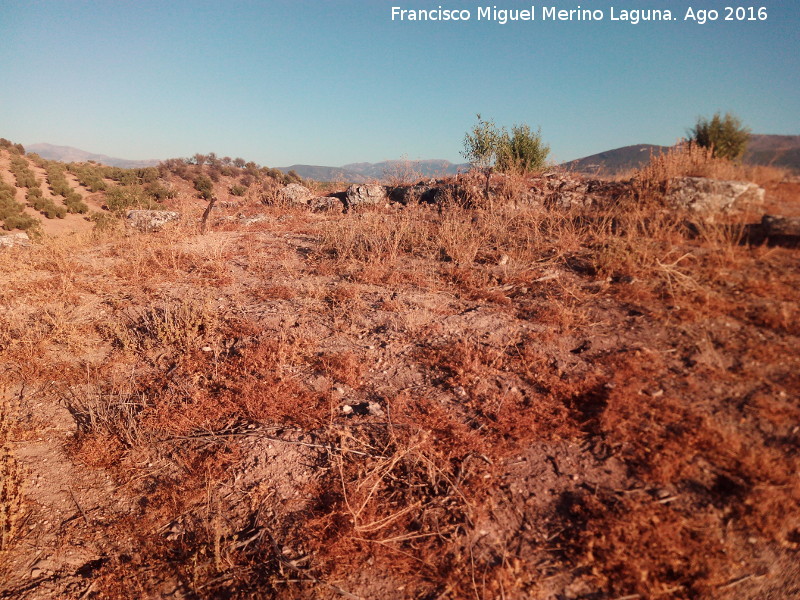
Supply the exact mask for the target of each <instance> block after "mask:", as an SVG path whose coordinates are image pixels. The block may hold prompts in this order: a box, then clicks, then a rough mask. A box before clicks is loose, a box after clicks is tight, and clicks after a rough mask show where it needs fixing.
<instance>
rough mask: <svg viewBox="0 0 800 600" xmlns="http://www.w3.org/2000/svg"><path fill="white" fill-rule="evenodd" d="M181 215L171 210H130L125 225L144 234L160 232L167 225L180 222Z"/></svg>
mask: <svg viewBox="0 0 800 600" xmlns="http://www.w3.org/2000/svg"><path fill="white" fill-rule="evenodd" d="M180 218H181V213H179V212H174V211H171V210H129V211H128V212H127V214H126V215H125V223H126V224H127V225H128V226H129V227H132V228H133V229H137V230H139V231H143V232H152V231H160V230H161V229H163V227H164V226H165V225H166V224H167V223H172V222H175V221H179V220H180Z"/></svg>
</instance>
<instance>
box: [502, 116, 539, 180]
mask: <svg viewBox="0 0 800 600" xmlns="http://www.w3.org/2000/svg"><path fill="white" fill-rule="evenodd" d="M548 154H550V146H548V145H547V144H545V143H544V142H543V141H542V135H541V130H540V131H537V132H535V133H534V132H533V131H531V128H530V126H528V125H525V124H523V125H514V127H512V128H511V135H508V134H507V133H505V132H503V135H502V139H501V140H500V147H499V149H498V154H497V170H498V171H501V172H503V173H509V172H514V173H520V174H522V173H529V172H532V171H539V170H541V169H543V168H544V167H545V166H546V163H547V156H548Z"/></svg>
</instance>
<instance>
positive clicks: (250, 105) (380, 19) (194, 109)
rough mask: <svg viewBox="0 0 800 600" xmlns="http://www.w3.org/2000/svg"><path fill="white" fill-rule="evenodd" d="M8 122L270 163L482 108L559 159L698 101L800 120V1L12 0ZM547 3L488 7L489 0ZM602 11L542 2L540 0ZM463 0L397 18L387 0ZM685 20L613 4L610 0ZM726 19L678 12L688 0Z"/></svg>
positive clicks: (1, 91)
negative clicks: (529, 130) (592, 17)
mask: <svg viewBox="0 0 800 600" xmlns="http://www.w3.org/2000/svg"><path fill="white" fill-rule="evenodd" d="M2 4H3V6H2V9H1V10H0V65H1V66H0V74H2V80H3V84H2V87H0V136H1V137H6V138H8V139H11V140H13V141H14V142H22V143H28V144H31V143H36V142H49V143H53V144H60V145H69V146H75V147H78V148H81V149H84V150H88V151H91V152H97V153H102V154H107V155H111V156H117V157H122V158H130V159H145V158H169V157H176V156H190V155H192V154H194V153H196V152H202V153H207V152H216V153H217V154H218V155H219V156H225V155H229V156H233V157H236V156H241V157H243V158H245V159H247V160H254V161H256V162H258V163H260V164H264V165H269V166H288V165H291V164H295V163H306V164H324V165H333V166H338V165H342V164H345V163H350V162H360V161H369V162H377V161H381V160H387V159H394V158H400V157H401V156H407V157H408V158H410V159H417V158H445V159H448V160H451V161H453V162H462V159H461V157H460V155H459V152H460V151H461V149H462V141H463V137H464V133H465V132H466V131H467V130H468V129H469V128H470V127H471V126H472V125H473V124H474V123H475V114H476V113H481V115H482V116H483V117H485V118H491V119H493V120H494V121H495V122H496V123H497V124H498V125H504V126H506V127H509V128H510V127H511V126H512V125H513V124H517V123H527V124H529V125H531V126H532V127H533V128H538V127H541V132H542V136H543V138H544V139H545V141H546V142H548V143H549V144H550V146H551V151H552V155H553V157H554V158H555V159H557V160H569V159H573V158H578V157H581V156H586V155H589V154H593V153H596V152H600V151H603V150H607V149H610V148H615V147H619V146H624V145H629V144H636V143H654V144H671V143H674V142H675V141H676V140H677V139H678V138H680V137H681V136H682V135H684V134H685V133H686V131H687V129H688V128H689V127H691V126H692V125H693V124H694V123H695V122H696V120H697V118H698V117H699V116H711V115H712V114H713V113H714V112H716V111H722V112H725V111H731V112H734V113H735V114H737V115H738V116H739V117H740V118H741V119H742V120H743V121H744V122H745V124H747V125H748V126H750V128H751V129H752V130H753V131H754V132H755V133H777V134H792V135H796V134H800V3H798V2H797V1H796V0H781V1H776V0H759V2H758V3H756V5H757V6H765V7H766V9H767V20H766V21H745V22H735V21H734V22H726V21H723V19H724V16H725V12H724V10H723V7H724V6H725V5H726V4H732V3H731V2H727V3H726V2H718V1H716V0H705V1H703V2H690V1H688V0H686V1H685V0H639V1H638V2H631V1H627V0H619V1H617V2H609V1H600V0H597V1H593V0H584V1H583V2H573V3H561V4H553V3H550V2H545V3H536V2H534V3H531V2H519V1H508V2H502V0H495V2H494V3H481V2H479V1H474V2H472V1H463V0H458V1H450V2H448V1H447V0H433V1H431V2H419V1H407V2H406V1H404V0H389V1H384V0H363V1H355V0H352V1H351V0H342V1H336V0H320V1H307V0H294V1H283V0H278V1H268V0H262V1H255V0H251V1H237V0H231V1H220V0H218V1H214V2H199V1H192V2H190V1H182V0H171V1H166V0H162V1H158V2H156V1H147V0H144V1H141V0H140V1H133V0H115V1H100V0H96V1H93V2H90V1H81V0H58V1H54V0H39V1H35V0H27V1H17V0H3V3H2ZM487 5H488V6H492V5H495V6H497V7H498V8H507V9H524V8H528V9H529V8H530V7H531V5H533V6H534V7H535V16H536V21H533V22H516V23H508V24H506V25H500V24H498V23H496V22H491V21H478V20H477V9H478V7H480V6H487ZM554 5H555V6H558V7H559V8H564V9H570V8H577V7H578V6H579V5H580V6H581V7H582V8H584V9H586V8H590V9H599V10H602V11H603V12H604V16H605V19H604V20H602V21H593V22H588V21H565V22H552V21H548V22H543V21H542V20H541V9H542V7H543V6H554ZM392 6H399V7H401V8H404V9H437V8H438V7H439V6H441V7H442V8H444V9H466V10H469V11H470V12H471V16H472V19H471V20H470V21H467V22H431V21H428V22H408V21H405V22H399V21H394V22H393V21H392V20H391V7H392ZM612 6H613V7H615V9H616V10H617V14H619V12H620V11H621V10H622V9H635V8H638V9H642V10H647V9H662V10H663V9H669V10H671V11H672V13H673V16H676V17H677V18H678V20H676V21H670V22H649V23H645V22H642V23H640V24H638V25H632V24H630V23H626V22H620V21H616V22H612V21H610V18H609V17H610V7H612ZM687 6H694V7H695V8H706V9H717V10H719V11H720V19H719V20H718V21H716V22H713V23H706V24H705V25H699V24H697V23H694V22H686V21H684V20H683V17H684V14H685V11H686V7H687Z"/></svg>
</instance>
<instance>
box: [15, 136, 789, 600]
mask: <svg viewBox="0 0 800 600" xmlns="http://www.w3.org/2000/svg"><path fill="white" fill-rule="evenodd" d="M728 168H729V166H724V165H719V164H716V163H714V162H713V161H711V160H710V159H709V157H708V156H706V155H702V154H701V153H698V151H697V150H696V149H683V150H680V151H675V153H673V154H672V155H669V156H666V157H663V158H661V159H658V160H657V161H654V163H653V164H652V165H651V166H650V167H649V168H648V169H646V170H644V171H643V172H642V173H641V174H640V176H639V178H638V180H637V181H636V182H634V183H633V184H632V188H631V191H630V193H629V194H627V195H623V196H620V197H615V198H613V199H611V200H609V201H608V202H606V203H603V204H600V205H596V206H594V207H590V208H584V207H580V208H571V209H560V208H555V207H552V206H547V205H545V206H542V205H538V204H534V203H531V202H529V201H527V200H525V199H524V196H525V194H526V193H527V190H528V187H529V184H530V183H529V182H526V181H524V180H523V179H521V178H519V179H510V178H509V179H507V180H503V181H502V182H501V183H498V187H497V191H498V193H497V195H496V196H495V198H494V202H493V204H492V206H491V207H485V206H480V205H479V202H474V203H466V205H465V203H464V202H455V201H453V202H450V203H448V204H447V205H446V207H445V208H443V210H441V211H439V210H437V208H436V207H426V206H409V207H406V208H403V209H398V208H385V207H383V208H372V209H359V210H357V211H353V212H352V213H351V214H347V215H340V214H321V215H315V214H312V213H309V212H303V211H301V210H299V209H296V208H291V209H289V208H286V207H282V206H275V205H273V206H269V207H267V208H264V209H263V210H264V211H266V213H267V214H269V215H270V216H271V218H270V219H267V220H264V221H262V222H260V223H258V224H255V225H253V226H249V227H248V230H247V231H246V232H241V231H236V230H230V231H225V229H229V228H230V226H229V225H223V226H214V225H212V227H211V230H210V231H209V232H208V233H207V234H206V235H200V233H199V230H198V229H197V227H196V223H195V222H194V221H185V222H184V223H183V224H181V225H180V226H178V227H176V228H173V229H171V230H168V231H167V230H165V231H163V232H160V233H154V234H148V235H142V234H134V233H130V232H126V231H118V230H114V229H110V230H106V231H98V232H95V233H93V234H92V235H87V236H83V237H75V238H64V239H58V240H46V241H45V242H43V243H41V244H38V245H36V246H34V247H33V248H31V249H29V250H24V251H17V250H15V251H13V252H10V253H4V254H2V255H0V269H2V271H1V272H2V277H3V284H4V287H3V288H0V289H2V292H0V296H2V300H3V302H4V305H3V308H2V310H0V325H2V327H0V360H2V362H3V363H4V364H7V365H9V366H10V367H11V369H12V370H9V371H8V372H7V373H6V374H5V375H4V377H6V378H8V377H11V378H12V379H21V380H25V381H28V382H32V383H44V382H56V383H55V384H53V385H52V389H54V390H57V391H58V393H57V394H55V395H56V396H57V397H58V398H59V399H60V401H61V402H62V403H63V404H64V405H65V406H66V407H67V408H68V410H69V411H70V413H71V415H72V416H73V418H74V420H75V422H76V423H77V424H78V431H77V432H76V434H75V435H74V437H73V439H72V440H71V441H70V442H69V443H68V444H67V447H68V450H69V457H70V459H71V460H73V461H74V462H76V463H77V464H80V465H82V468H84V469H87V470H89V471H90V472H91V473H95V474H99V473H103V474H108V475H109V476H110V477H112V478H113V480H114V481H115V482H116V483H117V493H119V494H121V495H123V496H124V497H125V499H126V501H127V502H129V504H130V506H131V508H130V510H129V511H128V513H127V514H121V513H120V514H117V515H116V516H114V517H113V518H111V517H109V519H108V521H107V522H104V526H103V527H104V529H103V530H102V533H101V534H99V535H100V538H101V539H95V538H90V537H86V536H88V534H87V533H86V532H85V531H81V530H79V529H77V528H76V529H66V530H65V532H64V543H66V544H73V545H75V546H78V545H84V546H85V547H89V548H93V549H97V548H102V552H103V554H102V556H103V557H104V562H102V566H100V567H97V568H96V569H95V570H94V571H93V574H92V575H91V578H92V585H94V586H95V587H94V589H93V591H94V592H97V593H99V594H101V595H102V596H103V597H109V598H121V597H126V596H127V597H130V594H131V593H134V594H135V595H138V596H142V597H146V596H151V597H158V596H159V595H161V596H165V595H169V593H171V591H165V588H164V586H167V585H169V586H172V588H173V589H178V590H179V591H180V593H181V594H183V595H185V596H188V597H197V598H219V597H229V598H250V597H263V598H279V597H281V598H282V597H296V598H306V597H337V596H345V597H363V598H367V597H385V598H398V599H399V598H449V599H453V600H457V599H462V598H464V599H466V598H470V599H483V598H509V599H510V598H547V597H585V598H619V597H628V598H634V597H641V598H647V597H652V598H660V597H664V598H685V599H687V600H688V599H689V598H720V599H728V598H733V597H736V595H735V594H736V593H740V594H741V595H740V596H739V597H742V598H753V599H754V598H760V597H770V596H769V594H770V593H773V592H774V593H773V596H772V597H776V598H778V597H781V596H780V593H779V592H775V590H776V589H777V590H779V589H780V586H784V588H785V589H787V590H791V589H793V588H791V586H795V587H797V578H796V576H795V575H792V572H791V564H792V563H791V559H792V557H793V556H794V555H795V554H796V551H797V547H798V544H799V543H800V533H799V532H800V522H798V516H797V514H796V511H795V510H794V508H793V507H795V506H797V503H798V502H799V501H800V489H799V488H798V484H797V481H796V479H797V478H796V477H795V476H794V475H795V473H796V471H797V466H798V462H797V439H798V438H797V435H798V432H797V428H796V426H795V424H796V422H797V419H798V418H800V414H798V411H797V406H796V402H794V398H795V397H796V394H797V393H798V391H799V390H800V380H798V378H797V375H796V373H797V372H798V368H800V364H798V361H797V359H796V357H795V356H794V354H795V353H794V352H793V350H792V349H793V347H794V346H795V345H796V342H797V335H798V328H797V323H798V322H800V314H798V310H797V304H798V303H797V285H798V283H800V282H798V280H797V275H796V274H797V273H798V272H800V271H798V269H797V262H798V261H797V259H798V255H797V251H796V250H795V249H790V248H773V249H770V248H766V247H760V246H751V245H749V244H748V243H747V239H746V237H745V236H744V233H743V232H744V229H743V226H744V224H743V223H741V222H738V223H736V222H734V223H727V224H707V223H701V224H695V225H694V226H692V227H690V226H688V225H687V216H686V215H682V214H678V213H675V212H671V211H666V210H665V209H664V208H663V206H661V205H660V204H659V202H658V201H657V194H658V193H661V192H663V185H664V183H665V182H666V181H668V179H669V178H670V177H672V176H675V175H677V174H709V173H712V174H716V175H721V176H725V177H728V176H729V175H731V176H733V175H736V176H741V173H742V172H741V171H737V173H733V174H731V173H729V172H728V171H726V170H725V169H728ZM758 176H759V177H766V178H770V177H774V174H770V173H768V172H766V171H764V172H760V173H759V174H758ZM253 194H256V195H259V194H260V195H263V194H267V191H265V190H263V189H262V190H260V191H258V190H257V191H253ZM648 195H649V196H648ZM645 196H647V197H645ZM253 200H254V201H258V202H260V201H262V200H264V198H261V197H259V198H253ZM270 201H275V198H272V199H271V200H270ZM192 210H194V211H195V212H197V207H194V208H192ZM234 210H238V208H234V209H231V212H232V211H234ZM259 210H262V209H260V208H259ZM200 212H201V210H200ZM195 216H197V215H195ZM224 216H229V215H224ZM23 252H24V254H23ZM5 284H7V285H5ZM80 307H84V308H83V309H81V308H80ZM12 374H13V375H12ZM48 385H50V384H49V383H48ZM343 404H347V406H350V407H351V409H352V410H350V411H349V412H345V411H343V410H342V406H343ZM28 409H30V407H28ZM4 410H5V409H4ZM2 414H3V415H5V414H6V413H5V412H4V413H2ZM9 414H10V413H9ZM16 418H17V417H13V416H9V417H6V421H4V422H11V421H13V420H14V419H16ZM9 419H10V420H9ZM6 431H7V428H0V436H2V435H6ZM0 441H3V438H1V437H0ZM60 447H61V446H58V445H54V448H55V449H54V452H55V451H60V450H58V448H60ZM2 456H3V459H2V461H0V468H2V469H5V471H4V473H5V474H6V477H5V478H4V479H2V480H0V481H2V482H3V487H2V488H1V489H0V491H2V493H0V519H2V520H0V532H2V534H3V536H4V537H3V542H2V545H0V548H4V547H7V546H10V550H13V549H14V544H13V542H14V537H13V536H14V531H13V528H14V527H15V526H16V525H15V524H17V523H19V519H20V517H19V515H20V514H21V505H20V502H21V498H22V495H21V492H20V488H19V485H18V482H19V481H20V476H19V472H20V471H19V468H18V466H17V463H16V462H14V461H13V459H12V458H11V455H9V454H3V455H2ZM89 482H90V479H88V478H87V479H86V480H81V481H78V482H75V485H76V486H77V485H80V484H81V483H84V484H85V485H87V486H88V485H90V484H89ZM97 494H98V495H97V496H96V502H97V504H103V502H105V503H109V504H110V503H111V500H110V499H109V497H106V496H103V495H102V494H101V493H100V492H99V491H98V492H97ZM67 500H68V501H70V499H69V498H67ZM88 518H90V519H91V518H93V517H92V516H91V515H90V516H89V517H88ZM749 540H755V542H751V541H749ZM98 553H99V551H98ZM98 555H99V554H98ZM771 565H772V566H771ZM775 565H777V566H775ZM65 569H66V568H65ZM770 569H772V570H770ZM781 570H782V571H781ZM64 573H65V575H64V577H65V578H66V579H65V581H66V580H67V579H69V573H67V571H66V570H65V571H64ZM741 577H748V579H746V580H742V582H741V583H739V582H738V581H739V580H738V578H741ZM793 577H795V578H794V579H793ZM53 581H58V578H55V579H54V580H53ZM69 583H71V584H73V587H71V588H69V590H71V591H66V590H67V587H66V585H67V584H66V583H65V584H64V587H63V588H60V593H61V594H62V595H63V596H64V597H80V595H81V594H84V592H86V589H87V588H86V582H85V581H84V580H83V579H80V578H78V576H77V575H76V576H75V577H74V578H73V579H69ZM54 585H55V584H54ZM726 586H729V587H726ZM759 586H760V587H759ZM770 586H773V587H770ZM14 589H16V590H19V589H22V588H21V587H17V588H14ZM75 590H77V591H75ZM729 591H730V593H729ZM9 593H11V592H9ZM87 593H90V592H87ZM731 594H734V595H733V596H732V595H731ZM785 597H789V596H785Z"/></svg>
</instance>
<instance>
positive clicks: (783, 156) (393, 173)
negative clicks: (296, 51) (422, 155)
mask: <svg viewBox="0 0 800 600" xmlns="http://www.w3.org/2000/svg"><path fill="white" fill-rule="evenodd" d="M668 149H669V146H656V145H653V144H637V145H635V146H625V147H623V148H615V149H614V150H606V151H605V152H600V153H599V154H593V155H591V156H586V157H584V158H579V159H576V160H572V161H569V162H566V163H564V164H563V165H562V166H564V167H566V168H568V169H570V170H572V171H576V172H579V173H587V174H592V175H596V174H599V175H614V174H616V173H620V172H623V171H628V170H631V169H638V168H640V167H642V166H644V165H646V164H647V162H648V161H649V160H650V156H651V155H652V154H659V153H661V152H665V151H667V150H668ZM25 150H26V152H36V153H37V154H39V155H40V156H41V157H42V158H46V159H48V160H58V161H62V162H86V161H90V160H92V161H95V162H98V163H101V164H104V165H109V166H112V167H122V168H136V167H151V166H154V165H157V164H158V163H159V161H158V160H127V159H124V158H114V157H111V156H106V155H104V154H93V153H91V152H86V151H85V150H79V149H77V148H72V147H70V146H54V145H53V144H31V145H30V146H25ZM744 162H745V164H751V165H772V166H776V167H784V168H788V169H794V170H797V171H800V135H757V134H753V135H751V136H750V144H749V146H748V148H747V152H746V153H745V155H744ZM278 169H279V170H280V171H283V172H284V173H288V172H289V171H294V172H296V173H297V174H298V175H300V177H302V178H304V179H314V180H316V181H342V182H345V183H364V182H367V181H391V180H392V179H402V180H413V179H423V178H428V177H440V176H443V175H453V174H455V173H458V172H459V171H462V172H463V171H466V170H468V169H469V165H468V164H454V163H451V162H450V161H447V160H438V159H432V160H385V161H382V162H377V163H368V162H363V163H350V164H347V165H343V166H341V167H326V166H319V165H292V166H290V167H278Z"/></svg>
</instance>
